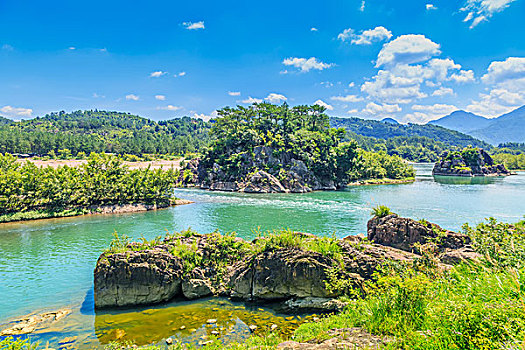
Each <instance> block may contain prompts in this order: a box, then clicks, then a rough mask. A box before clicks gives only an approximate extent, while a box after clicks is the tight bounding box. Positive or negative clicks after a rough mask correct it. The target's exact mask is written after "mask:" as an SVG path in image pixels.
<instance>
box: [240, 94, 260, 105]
mask: <svg viewBox="0 0 525 350" xmlns="http://www.w3.org/2000/svg"><path fill="white" fill-rule="evenodd" d="M262 101H263V100H262V99H260V98H253V97H251V96H249V97H248V98H247V99H244V100H242V101H241V102H242V103H249V104H254V103H261V102H262Z"/></svg>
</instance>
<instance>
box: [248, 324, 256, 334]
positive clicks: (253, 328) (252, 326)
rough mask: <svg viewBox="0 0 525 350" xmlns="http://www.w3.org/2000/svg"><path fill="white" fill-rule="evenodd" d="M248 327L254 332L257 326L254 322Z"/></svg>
mask: <svg viewBox="0 0 525 350" xmlns="http://www.w3.org/2000/svg"><path fill="white" fill-rule="evenodd" d="M248 328H249V329H250V332H252V333H253V332H255V330H256V329H257V326H256V325H254V324H252V325H250V326H249V327H248Z"/></svg>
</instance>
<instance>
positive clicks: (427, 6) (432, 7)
mask: <svg viewBox="0 0 525 350" xmlns="http://www.w3.org/2000/svg"><path fill="white" fill-rule="evenodd" d="M425 8H426V9H427V11H430V10H437V7H436V6H434V4H426V5H425Z"/></svg>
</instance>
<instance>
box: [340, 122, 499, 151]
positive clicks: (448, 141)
mask: <svg viewBox="0 0 525 350" xmlns="http://www.w3.org/2000/svg"><path fill="white" fill-rule="evenodd" d="M330 125H331V126H332V127H336V128H345V129H346V130H347V131H349V132H351V133H354V134H358V135H362V136H366V137H373V138H376V139H385V140H386V139H391V138H394V137H426V138H429V139H432V140H434V141H438V142H442V143H444V144H445V145H448V146H455V147H461V148H462V147H466V146H469V145H471V146H474V147H481V148H485V149H489V148H491V146H490V145H489V144H487V143H485V142H483V141H481V140H478V139H476V138H474V137H472V136H470V135H466V134H463V133H461V132H459V131H456V130H449V129H446V128H444V127H441V126H438V125H428V124H427V125H419V124H399V123H393V122H391V121H389V120H385V119H383V120H381V121H379V120H370V119H361V118H336V117H332V118H330Z"/></svg>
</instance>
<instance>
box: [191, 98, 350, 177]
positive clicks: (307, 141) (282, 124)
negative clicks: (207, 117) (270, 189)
mask: <svg viewBox="0 0 525 350" xmlns="http://www.w3.org/2000/svg"><path fill="white" fill-rule="evenodd" d="M324 112H325V109H324V108H323V107H320V106H317V105H313V106H295V107H291V108H290V107H289V106H288V105H287V104H286V103H285V104H283V105H281V106H276V105H272V104H269V103H261V104H254V105H252V106H249V107H241V106H239V107H237V108H230V107H226V108H223V109H221V110H219V111H218V114H219V117H218V118H217V119H216V120H215V123H214V124H213V126H212V129H211V133H210V135H211V139H212V141H211V143H210V144H209V146H208V148H207V149H206V150H204V151H203V157H202V160H201V163H202V164H203V165H204V166H205V167H206V168H208V169H211V168H212V167H214V166H216V165H218V166H219V167H220V169H221V170H222V171H223V173H224V174H226V176H227V177H228V181H233V180H237V179H238V177H239V176H246V175H247V174H249V173H251V172H253V171H254V169H248V168H247V166H246V164H251V162H252V161H253V162H255V163H257V162H260V163H261V164H260V165H258V164H257V166H258V167H259V168H260V169H264V170H266V171H268V172H270V173H271V174H273V175H275V176H280V177H281V178H285V177H286V176H285V173H283V172H282V171H281V170H283V167H284V170H285V171H287V170H289V168H290V167H291V166H292V164H291V162H290V161H289V160H290V159H292V158H293V159H296V160H300V161H302V162H304V164H305V165H306V167H307V168H308V169H309V170H310V171H311V172H312V173H313V174H314V175H316V176H318V177H319V178H322V179H325V180H334V181H336V182H338V183H340V182H344V181H346V180H347V179H348V178H349V174H350V173H352V172H354V171H355V167H357V166H358V163H357V157H358V154H357V144H356V143H355V142H348V143H341V138H342V136H343V135H344V130H342V129H333V128H330V126H329V117H328V116H327V115H326V114H325V113H324ZM263 149H264V150H266V151H269V153H270V154H265V157H267V159H262V158H261V156H260V155H259V157H260V158H259V159H256V155H255V152H262V150H263ZM281 157H282V158H283V159H284V158H285V159H288V161H279V159H281ZM271 158H272V160H270V159H271ZM261 159H262V160H261Z"/></svg>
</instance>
